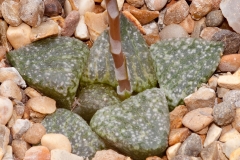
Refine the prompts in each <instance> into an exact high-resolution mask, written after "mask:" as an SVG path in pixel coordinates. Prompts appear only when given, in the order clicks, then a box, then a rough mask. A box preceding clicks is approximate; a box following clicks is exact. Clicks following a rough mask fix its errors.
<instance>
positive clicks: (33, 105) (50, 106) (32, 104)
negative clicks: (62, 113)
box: [26, 96, 56, 114]
mask: <svg viewBox="0 0 240 160" xmlns="http://www.w3.org/2000/svg"><path fill="white" fill-rule="evenodd" d="M26 106H27V107H29V108H30V109H32V110H33V111H36V112H39V113H42V114H51V113H53V112H55V110H56V101H55V100H54V99H52V98H49V97H46V96H41V97H33V98H31V99H29V100H28V101H27V103H26Z"/></svg>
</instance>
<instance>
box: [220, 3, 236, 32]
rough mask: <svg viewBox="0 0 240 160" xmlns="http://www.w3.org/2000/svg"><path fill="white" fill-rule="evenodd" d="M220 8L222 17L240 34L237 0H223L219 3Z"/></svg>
mask: <svg viewBox="0 0 240 160" xmlns="http://www.w3.org/2000/svg"><path fill="white" fill-rule="evenodd" d="M220 8H221V11H222V14H223V16H224V17H225V18H226V19H227V21H228V23H229V25H230V26H231V27H232V28H233V29H234V30H235V31H236V32H237V33H240V22H239V18H240V13H239V9H240V6H239V1H238V0H224V1H221V3H220Z"/></svg>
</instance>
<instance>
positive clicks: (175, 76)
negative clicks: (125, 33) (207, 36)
mask: <svg viewBox="0 0 240 160" xmlns="http://www.w3.org/2000/svg"><path fill="white" fill-rule="evenodd" d="M150 52H151V55H152V58H153V59H154V66H155V70H156V75H157V78H158V83H159V85H160V87H161V88H162V89H163V90H164V93H165V94H166V96H167V99H168V104H169V107H170V110H172V109H174V108H175V107H176V106H177V105H179V104H182V103H183V98H185V97H186V96H188V95H189V94H191V93H192V92H193V91H194V89H195V88H196V87H199V86H200V84H201V83H204V82H206V81H207V80H208V78H209V77H210V76H211V75H212V74H213V72H214V71H215V70H216V68H217V66H218V63H219V61H220V56H221V54H222V52H223V45H222V43H220V42H213V41H206V40H203V39H193V38H177V39H169V40H164V41H159V42H158V43H156V44H154V45H152V46H151V48H150Z"/></svg>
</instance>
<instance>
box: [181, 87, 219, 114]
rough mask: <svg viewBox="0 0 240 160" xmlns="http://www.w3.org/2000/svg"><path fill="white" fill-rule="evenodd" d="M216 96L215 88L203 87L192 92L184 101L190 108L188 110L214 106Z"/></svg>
mask: <svg viewBox="0 0 240 160" xmlns="http://www.w3.org/2000/svg"><path fill="white" fill-rule="evenodd" d="M215 98H216V94H215V91H214V90H213V89H211V88H207V87H201V88H199V89H198V90H197V91H196V92H195V93H193V94H190V95H189V96H187V97H186V98H184V103H185V105H186V107H187V108H188V111H191V110H194V109H197V108H204V107H211V108H213V106H214V103H215Z"/></svg>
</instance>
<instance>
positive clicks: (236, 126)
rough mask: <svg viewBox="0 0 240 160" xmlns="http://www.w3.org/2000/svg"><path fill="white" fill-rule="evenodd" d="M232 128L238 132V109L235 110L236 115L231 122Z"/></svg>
mask: <svg viewBox="0 0 240 160" xmlns="http://www.w3.org/2000/svg"><path fill="white" fill-rule="evenodd" d="M232 126H233V128H235V129H236V130H237V131H238V132H240V108H236V115H235V118H234V121H233V122H232Z"/></svg>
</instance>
